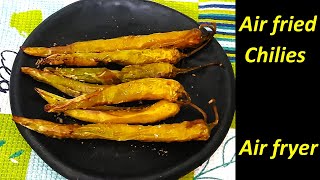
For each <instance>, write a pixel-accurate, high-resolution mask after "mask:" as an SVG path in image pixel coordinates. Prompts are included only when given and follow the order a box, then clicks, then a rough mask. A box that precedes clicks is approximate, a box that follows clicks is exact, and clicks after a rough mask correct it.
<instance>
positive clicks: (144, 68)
mask: <svg viewBox="0 0 320 180" xmlns="http://www.w3.org/2000/svg"><path fill="white" fill-rule="evenodd" d="M173 70H174V66H173V65H172V64H168V63H152V64H145V65H130V66H126V67H124V68H123V69H122V70H121V72H120V73H119V79H121V81H122V82H128V81H132V80H136V79H142V78H149V77H150V78H152V77H154V78H161V77H163V78H169V77H170V75H171V74H172V73H173Z"/></svg>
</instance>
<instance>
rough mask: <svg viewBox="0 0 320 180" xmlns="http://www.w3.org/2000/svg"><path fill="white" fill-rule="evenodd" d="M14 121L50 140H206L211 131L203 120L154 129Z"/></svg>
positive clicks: (43, 121)
mask: <svg viewBox="0 0 320 180" xmlns="http://www.w3.org/2000/svg"><path fill="white" fill-rule="evenodd" d="M13 120H14V121H15V122H16V123H18V124H20V125H22V126H24V127H26V128H28V129H31V130H33V131H36V132H38V133H41V134H44V135H46V136H49V137H53V138H60V139H62V138H73V139H106V140H116V141H129V140H137V141H144V142H185V141H205V140H208V139H209V137H210V131H209V129H208V127H207V124H206V122H204V120H201V119H199V120H194V121H184V122H182V123H175V124H161V125H155V126H151V125H149V126H143V125H128V124H111V123H108V124H88V125H83V126H80V125H77V124H69V125H65V124H58V123H53V122H49V121H45V120H42V119H28V118H24V117H18V116H13Z"/></svg>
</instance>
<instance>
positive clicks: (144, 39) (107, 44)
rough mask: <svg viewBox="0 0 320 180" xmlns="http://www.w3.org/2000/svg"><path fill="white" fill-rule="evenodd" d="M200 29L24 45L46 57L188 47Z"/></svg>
mask: <svg viewBox="0 0 320 180" xmlns="http://www.w3.org/2000/svg"><path fill="white" fill-rule="evenodd" d="M201 35H202V33H201V31H200V30H199V29H191V30H184V31H172V32H165V33H154V34H150V35H136V36H123V37H118V38H113V39H98V40H90V41H82V42H75V43H72V44H70V45H66V46H55V47H50V48H46V47H25V48H23V51H24V52H25V53H26V54H29V55H33V56H40V57H47V56H49V55H52V54H71V53H90V52H109V51H118V50H129V49H149V48H162V47H170V48H180V49H184V48H188V47H194V46H196V45H199V44H200V43H201Z"/></svg>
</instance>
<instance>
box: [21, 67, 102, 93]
mask: <svg viewBox="0 0 320 180" xmlns="http://www.w3.org/2000/svg"><path fill="white" fill-rule="evenodd" d="M21 71H22V72H23V73H25V74H28V75H30V76H31V77H33V78H34V79H35V80H37V81H40V82H44V83H46V84H49V85H51V86H53V87H55V88H57V89H59V90H60V91H62V92H64V93H66V94H68V95H69V96H73V97H76V96H79V95H81V94H87V93H92V92H95V91H96V90H99V89H102V88H105V87H108V86H107V85H104V86H101V85H96V84H88V83H83V82H79V81H76V80H73V79H69V78H65V77H61V76H58V75H55V74H52V73H50V72H45V71H41V70H39V69H36V68H30V67H22V68H21Z"/></svg>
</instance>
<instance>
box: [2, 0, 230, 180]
mask: <svg viewBox="0 0 320 180" xmlns="http://www.w3.org/2000/svg"><path fill="white" fill-rule="evenodd" d="M74 1H75V0H55V1H50V0H24V1H17V0H16V1H14V0H2V1H1V2H0V27H1V29H0V39H1V41H0V53H1V57H0V59H1V60H0V179H32V180H34V179H39V180H58V179H65V178H64V177H62V176H61V175H59V174H58V173H57V172H55V171H54V170H52V169H51V168H50V167H49V166H48V165H47V164H46V163H45V162H43V161H42V160H41V159H40V158H39V156H38V155H37V154H36V153H35V152H34V151H33V150H32V149H31V148H30V146H29V145H28V144H27V143H26V141H25V140H24V139H23V137H22V136H21V135H20V133H19V132H18V130H17V129H16V126H15V124H14V123H13V121H12V120H11V118H12V116H11V115H10V113H11V110H10V102H9V83H10V82H9V79H10V73H11V70H10V69H11V67H12V64H13V61H14V59H15V56H16V54H17V52H18V50H19V47H20V45H22V44H23V42H24V40H25V39H26V38H27V36H28V35H29V34H30V33H31V32H32V30H33V29H34V28H35V27H36V26H37V25H38V24H39V23H41V22H42V21H43V20H44V19H45V18H47V17H48V16H50V15H51V14H52V13H54V12H56V11H58V10H59V9H61V8H62V7H64V6H66V5H68V4H70V3H72V2H74ZM155 2H157V3H160V4H163V5H165V6H168V7H171V8H173V9H176V10H178V11H180V12H182V13H184V14H186V15H187V16H189V17H191V18H193V19H194V20H196V21H198V22H211V21H212V20H214V21H215V22H217V34H216V35H215V38H216V39H217V40H218V42H219V43H220V44H221V46H222V47H223V48H224V50H225V51H226V53H227V55H228V57H229V59H230V61H231V63H232V66H233V68H234V71H235V0H213V1H210V0H199V1H198V0H155ZM235 162H236V161H235V120H234V121H233V124H232V126H231V128H230V130H229V132H228V134H227V136H226V138H225V139H224V142H223V143H222V144H221V146H220V147H219V148H218V150H217V151H216V153H215V154H214V155H213V156H212V157H211V158H210V159H209V160H208V161H206V162H205V163H204V164H203V165H202V166H200V167H198V168H197V169H195V171H193V172H191V173H189V174H188V175H186V176H184V177H183V179H231V180H232V179H235Z"/></svg>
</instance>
